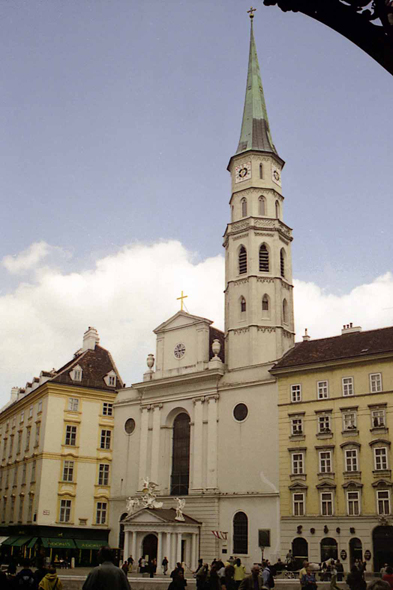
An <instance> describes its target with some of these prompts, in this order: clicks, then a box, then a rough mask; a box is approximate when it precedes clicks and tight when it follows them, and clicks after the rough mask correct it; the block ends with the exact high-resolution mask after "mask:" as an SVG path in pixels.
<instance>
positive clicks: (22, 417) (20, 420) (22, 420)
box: [19, 410, 25, 424]
mask: <svg viewBox="0 0 393 590" xmlns="http://www.w3.org/2000/svg"><path fill="white" fill-rule="evenodd" d="M24 420H25V411H24V410H23V411H22V412H21V413H20V419H19V422H20V423H21V424H22V423H23V422H24Z"/></svg>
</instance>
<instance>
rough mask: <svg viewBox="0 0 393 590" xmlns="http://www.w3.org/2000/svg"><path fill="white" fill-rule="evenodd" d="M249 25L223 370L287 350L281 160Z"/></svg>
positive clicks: (228, 245)
mask: <svg viewBox="0 0 393 590" xmlns="http://www.w3.org/2000/svg"><path fill="white" fill-rule="evenodd" d="M254 11H255V9H251V10H250V11H249V14H250V19H251V34H250V54H249V61H248V75H247V88H246V96H245V102H244V112H243V121H242V127H241V133H240V141H239V145H238V148H237V151H236V153H235V155H234V156H232V157H231V159H230V161H229V164H228V171H229V172H230V174H231V187H232V190H231V199H230V202H229V204H230V213H231V219H230V223H228V225H227V228H226V231H225V234H224V247H225V283H226V286H225V337H226V362H227V365H228V369H237V368H245V367H248V366H252V365H257V364H261V363H269V362H272V361H275V360H277V359H279V358H280V357H282V355H283V354H284V353H285V352H286V351H287V350H288V349H289V348H291V347H292V346H293V345H294V335H295V332H294V317H293V285H292V257H291V242H292V230H291V228H290V227H288V226H287V225H286V224H285V223H284V196H283V193H282V187H281V173H282V169H283V167H284V164H285V162H284V160H283V159H282V158H281V157H280V156H279V155H278V152H277V150H276V148H275V146H274V144H273V140H272V136H271V133H270V127H269V120H268V116H267V110H266V103H265V98H264V94H263V88H262V81H261V74H260V70H259V64H258V56H257V51H256V46H255V40H254V30H253V18H254Z"/></svg>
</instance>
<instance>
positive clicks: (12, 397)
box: [11, 387, 19, 403]
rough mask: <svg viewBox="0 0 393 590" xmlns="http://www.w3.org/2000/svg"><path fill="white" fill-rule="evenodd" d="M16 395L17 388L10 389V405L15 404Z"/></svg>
mask: <svg viewBox="0 0 393 590" xmlns="http://www.w3.org/2000/svg"><path fill="white" fill-rule="evenodd" d="M18 394H19V387H12V389H11V403H14V402H16V400H17V399H18Z"/></svg>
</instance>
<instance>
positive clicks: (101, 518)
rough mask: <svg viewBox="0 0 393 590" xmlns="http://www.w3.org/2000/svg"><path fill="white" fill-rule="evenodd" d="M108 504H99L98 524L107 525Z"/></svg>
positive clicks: (97, 512)
mask: <svg viewBox="0 0 393 590" xmlns="http://www.w3.org/2000/svg"><path fill="white" fill-rule="evenodd" d="M106 513H107V503H106V502H97V511H96V524H105V523H106Z"/></svg>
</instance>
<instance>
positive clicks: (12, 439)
mask: <svg viewBox="0 0 393 590" xmlns="http://www.w3.org/2000/svg"><path fill="white" fill-rule="evenodd" d="M13 447H14V435H13V434H11V436H10V448H9V449H8V456H9V457H11V455H12V451H13Z"/></svg>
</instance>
